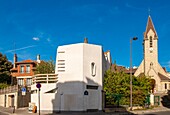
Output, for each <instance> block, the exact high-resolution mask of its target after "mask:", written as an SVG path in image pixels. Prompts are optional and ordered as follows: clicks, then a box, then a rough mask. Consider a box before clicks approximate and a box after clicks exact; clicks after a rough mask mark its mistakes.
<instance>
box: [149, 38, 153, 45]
mask: <svg viewBox="0 0 170 115" xmlns="http://www.w3.org/2000/svg"><path fill="white" fill-rule="evenodd" d="M149 42H150V47H152V46H153V41H152V36H150V39H149Z"/></svg>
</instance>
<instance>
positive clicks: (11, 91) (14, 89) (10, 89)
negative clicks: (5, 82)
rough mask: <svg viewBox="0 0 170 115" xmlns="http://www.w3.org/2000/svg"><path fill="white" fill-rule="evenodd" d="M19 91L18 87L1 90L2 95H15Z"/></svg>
mask: <svg viewBox="0 0 170 115" xmlns="http://www.w3.org/2000/svg"><path fill="white" fill-rule="evenodd" d="M18 89H19V87H18V85H14V86H9V87H6V88H3V89H0V94H5V93H13V92H16V91H18Z"/></svg>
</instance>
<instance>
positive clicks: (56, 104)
mask: <svg viewBox="0 0 170 115" xmlns="http://www.w3.org/2000/svg"><path fill="white" fill-rule="evenodd" d="M84 81H86V83H85V82H80V81H70V82H64V83H58V84H57V87H58V90H57V93H56V95H55V99H53V100H52V104H53V114H56V113H70V112H72V113H73V112H74V113H75V114H76V113H77V112H78V113H79V112H81V113H83V114H87V113H89V112H90V113H91V114H97V115H100V114H101V115H102V114H106V113H105V107H104V106H105V99H104V98H105V95H104V93H103V90H102V86H101V85H99V84H98V83H96V82H94V81H93V80H91V79H89V78H87V77H85V80H84ZM113 110H114V111H112V109H111V108H108V109H106V112H126V113H129V112H128V111H126V109H125V108H124V107H119V108H116V110H115V108H114V109H113ZM120 110H121V111H120ZM122 110H123V111H122ZM129 114H131V113H129Z"/></svg>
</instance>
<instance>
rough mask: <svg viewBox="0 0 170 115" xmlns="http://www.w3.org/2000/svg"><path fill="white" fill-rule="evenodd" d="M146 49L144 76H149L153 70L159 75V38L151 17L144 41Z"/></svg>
mask: <svg viewBox="0 0 170 115" xmlns="http://www.w3.org/2000/svg"><path fill="white" fill-rule="evenodd" d="M143 47H144V74H145V75H147V76H150V75H149V71H150V70H153V71H155V72H156V73H157V64H158V36H157V33H156V30H155V28H154V25H153V23H152V19H151V16H149V17H148V22H147V26H146V31H145V32H144V39H143Z"/></svg>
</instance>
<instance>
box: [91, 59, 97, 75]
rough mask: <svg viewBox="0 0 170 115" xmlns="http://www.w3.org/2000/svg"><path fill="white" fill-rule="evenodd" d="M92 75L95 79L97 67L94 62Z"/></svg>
mask: <svg viewBox="0 0 170 115" xmlns="http://www.w3.org/2000/svg"><path fill="white" fill-rule="evenodd" d="M91 75H92V76H93V77H94V76H95V75H96V65H95V63H94V62H92V63H91Z"/></svg>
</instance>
